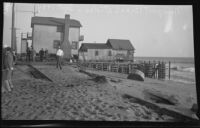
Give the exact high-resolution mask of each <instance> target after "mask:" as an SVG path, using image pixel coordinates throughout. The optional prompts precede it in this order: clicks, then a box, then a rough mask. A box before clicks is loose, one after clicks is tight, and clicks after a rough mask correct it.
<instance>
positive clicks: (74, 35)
mask: <svg viewBox="0 0 200 128" xmlns="http://www.w3.org/2000/svg"><path fill="white" fill-rule="evenodd" d="M79 36H80V28H77V27H70V28H69V42H70V45H72V41H77V42H78V47H77V49H72V50H71V54H72V55H73V54H76V55H78V49H79Z"/></svg>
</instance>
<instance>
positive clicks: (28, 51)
mask: <svg viewBox="0 0 200 128" xmlns="http://www.w3.org/2000/svg"><path fill="white" fill-rule="evenodd" d="M26 53H27V58H26V61H29V62H30V61H31V50H30V48H29V47H27V49H26Z"/></svg>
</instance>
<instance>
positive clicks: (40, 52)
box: [39, 48, 44, 62]
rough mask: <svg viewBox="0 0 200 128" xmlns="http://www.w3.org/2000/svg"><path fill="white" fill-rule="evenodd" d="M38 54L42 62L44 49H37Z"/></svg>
mask: <svg viewBox="0 0 200 128" xmlns="http://www.w3.org/2000/svg"><path fill="white" fill-rule="evenodd" d="M39 54H40V61H41V62H43V58H44V50H43V48H42V49H41V50H40V51H39Z"/></svg>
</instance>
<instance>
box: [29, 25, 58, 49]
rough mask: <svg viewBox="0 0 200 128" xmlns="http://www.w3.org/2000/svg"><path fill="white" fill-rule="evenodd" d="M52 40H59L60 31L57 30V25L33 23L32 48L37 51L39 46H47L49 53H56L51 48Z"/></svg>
mask: <svg viewBox="0 0 200 128" xmlns="http://www.w3.org/2000/svg"><path fill="white" fill-rule="evenodd" d="M54 40H61V33H60V32H57V26H49V25H34V28H33V41H34V42H33V48H34V49H35V50H36V52H39V50H40V49H41V48H43V49H44V50H45V49H46V48H47V49H48V52H49V53H56V49H54V48H53V42H54Z"/></svg>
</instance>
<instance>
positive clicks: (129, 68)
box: [128, 64, 132, 74]
mask: <svg viewBox="0 0 200 128" xmlns="http://www.w3.org/2000/svg"><path fill="white" fill-rule="evenodd" d="M131 72H132V71H131V64H128V74H130V73H131Z"/></svg>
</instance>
